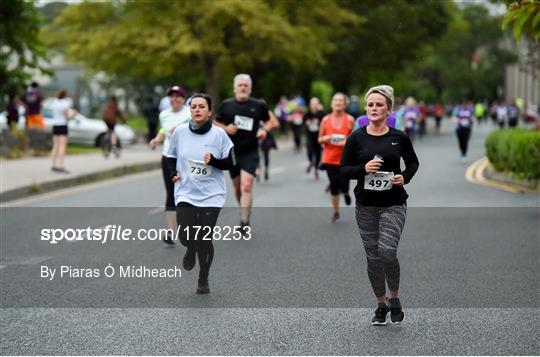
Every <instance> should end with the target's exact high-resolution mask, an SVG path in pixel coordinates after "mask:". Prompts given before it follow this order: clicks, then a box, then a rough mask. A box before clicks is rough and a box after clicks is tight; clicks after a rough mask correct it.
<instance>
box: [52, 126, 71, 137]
mask: <svg viewBox="0 0 540 357" xmlns="http://www.w3.org/2000/svg"><path fill="white" fill-rule="evenodd" d="M52 133H53V135H67V134H68V127H67V125H53V128H52Z"/></svg>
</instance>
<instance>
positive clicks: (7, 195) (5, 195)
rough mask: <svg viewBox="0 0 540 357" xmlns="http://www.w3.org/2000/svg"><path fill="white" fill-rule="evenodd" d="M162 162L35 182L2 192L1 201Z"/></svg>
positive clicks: (152, 167) (134, 171)
mask: <svg viewBox="0 0 540 357" xmlns="http://www.w3.org/2000/svg"><path fill="white" fill-rule="evenodd" d="M160 167H161V162H160V161H159V160H158V161H155V162H154V161H153V162H145V163H139V164H132V165H125V166H120V167H116V168H114V169H109V170H103V171H97V172H93V173H90V174H84V175H79V176H75V177H69V178H64V179H59V180H54V181H48V182H39V183H37V182H36V183H33V184H32V185H28V186H24V187H20V188H16V189H13V190H9V191H6V192H2V193H0V203H5V202H8V201H13V200H17V199H20V198H28V197H31V196H34V195H38V194H42V193H46V192H51V191H56V190H61V189H64V188H68V187H74V186H79V185H84V184H88V183H93V182H98V181H103V180H108V179H112V178H116V177H121V176H126V175H131V174H137V173H141V172H145V171H152V170H156V169H159V168H160Z"/></svg>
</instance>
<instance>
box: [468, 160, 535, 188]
mask: <svg viewBox="0 0 540 357" xmlns="http://www.w3.org/2000/svg"><path fill="white" fill-rule="evenodd" d="M493 171H494V170H493V168H491V164H490V162H489V160H488V159H487V157H485V156H484V157H483V158H481V159H479V160H477V161H475V162H473V163H472V164H471V165H470V166H469V167H468V168H467V171H466V173H465V178H466V179H467V181H469V182H471V183H475V184H479V185H484V186H489V187H493V188H496V189H499V190H503V191H506V192H511V193H532V192H538V190H537V189H531V188H530V187H526V186H523V185H520V184H519V183H516V182H515V181H514V180H510V179H509V178H506V177H505V176H504V174H498V175H493V174H491V173H490V172H493Z"/></svg>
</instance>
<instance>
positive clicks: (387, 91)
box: [364, 84, 394, 111]
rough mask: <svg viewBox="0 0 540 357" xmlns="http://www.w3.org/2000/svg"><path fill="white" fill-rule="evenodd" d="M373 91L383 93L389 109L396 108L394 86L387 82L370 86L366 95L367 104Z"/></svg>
mask: <svg viewBox="0 0 540 357" xmlns="http://www.w3.org/2000/svg"><path fill="white" fill-rule="evenodd" d="M373 93H378V94H380V95H382V96H383V97H385V98H386V105H387V106H388V110H389V111H392V110H394V88H392V87H390V86H388V85H385V84H382V85H378V86H375V87H371V88H369V89H368V91H367V92H366V95H365V97H364V100H365V102H366V104H367V98H368V97H369V95H370V94H373Z"/></svg>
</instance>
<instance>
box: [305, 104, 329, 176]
mask: <svg viewBox="0 0 540 357" xmlns="http://www.w3.org/2000/svg"><path fill="white" fill-rule="evenodd" d="M324 115H325V114H324V112H323V107H322V104H321V102H320V101H319V98H317V97H313V98H311V99H310V101H309V110H308V112H307V113H306V114H304V125H305V127H306V148H307V157H308V166H307V167H306V173H308V174H309V172H310V171H311V169H313V171H314V173H315V179H317V180H318V179H319V163H320V161H321V151H322V149H321V144H319V127H320V125H321V120H322V119H323V118H324Z"/></svg>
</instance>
